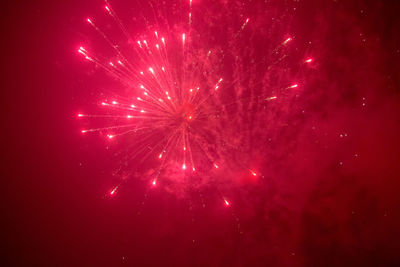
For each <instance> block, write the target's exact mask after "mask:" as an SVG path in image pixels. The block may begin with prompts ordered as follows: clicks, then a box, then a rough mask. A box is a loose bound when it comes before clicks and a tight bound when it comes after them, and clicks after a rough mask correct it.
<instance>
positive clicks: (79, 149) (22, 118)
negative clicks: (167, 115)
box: [0, 0, 400, 266]
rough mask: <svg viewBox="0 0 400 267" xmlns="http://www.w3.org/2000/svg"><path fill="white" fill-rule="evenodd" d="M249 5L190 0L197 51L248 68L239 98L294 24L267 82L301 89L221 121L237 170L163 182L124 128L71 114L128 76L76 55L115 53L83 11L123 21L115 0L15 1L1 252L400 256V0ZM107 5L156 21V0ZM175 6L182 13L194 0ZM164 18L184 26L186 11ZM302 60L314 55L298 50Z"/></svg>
mask: <svg viewBox="0 0 400 267" xmlns="http://www.w3.org/2000/svg"><path fill="white" fill-rule="evenodd" d="M114 2H115V4H114ZM131 2H132V3H131ZM141 2H143V4H140V3H141ZM151 2H152V3H154V6H155V7H157V6H158V5H160V6H161V5H162V1H151ZM146 3H147V4H146ZM241 3H242V1H215V3H214V1H208V0H207V1H206V0H204V1H203V0H194V1H193V28H194V29H195V30H196V31H197V33H198V38H197V39H196V41H197V42H196V44H197V46H196V47H197V48H198V49H197V50H196V51H199V53H201V52H202V50H200V47H202V46H203V47H204V49H208V48H210V49H215V50H216V51H217V50H218V51H219V50H221V49H222V50H224V51H225V52H224V53H225V54H224V56H223V57H222V56H221V57H220V58H223V59H221V60H220V61H218V62H217V61H215V62H213V63H215V64H214V65H212V64H211V67H212V66H215V67H213V69H214V70H215V72H216V73H218V75H221V76H223V77H224V78H225V79H226V80H228V81H233V80H235V78H237V77H238V75H239V74H238V70H241V71H243V72H242V73H249V72H250V73H251V74H250V75H248V76H246V75H243V77H242V78H243V79H244V81H242V82H241V84H240V86H239V85H238V86H236V87H234V89H232V91H231V92H233V93H232V94H234V93H237V95H235V97H236V100H240V97H239V93H238V92H240V93H241V94H242V95H246V94H247V93H248V94H254V93H255V92H261V91H262V90H265V88H264V89H262V88H261V87H260V86H258V85H257V86H253V85H252V84H254V80H257V79H258V77H261V76H262V75H264V74H263V73H264V69H262V68H258V67H257V68H256V67H255V64H254V62H253V61H252V60H251V59H253V58H254V59H262V60H263V61H262V62H263V63H264V62H265V61H264V60H267V59H268V57H267V52H268V51H269V52H270V51H272V50H273V47H274V46H273V44H279V43H280V42H282V41H283V40H285V38H287V36H288V34H291V35H290V36H295V37H296V38H295V39H294V44H293V46H292V48H291V49H289V50H288V51H287V53H288V54H289V55H290V57H289V59H288V61H287V62H286V63H285V65H282V66H281V65H279V66H277V67H276V68H274V71H275V73H276V77H279V79H274V78H273V77H272V75H271V76H268V77H267V76H262V77H264V80H263V81H264V82H267V83H268V82H270V83H271V84H272V85H271V87H273V86H274V85H276V84H286V85H287V84H289V82H291V80H290V79H292V77H294V78H293V79H292V80H293V81H296V82H298V83H299V84H300V88H299V90H298V91H296V92H297V93H296V94H295V95H293V96H290V95H289V93H287V95H286V96H285V97H286V98H284V100H282V101H281V102H275V103H274V104H271V105H270V104H268V105H267V106H266V108H267V111H265V112H266V113H260V112H259V111H258V110H257V112H255V113H254V114H252V113H251V111H250V112H249V113H246V115H243V114H241V113H240V112H237V111H232V112H231V114H230V116H231V117H232V118H234V122H233V123H232V126H231V127H232V128H229V129H241V130H240V131H237V132H235V133H230V134H229V133H227V134H226V133H218V135H217V137H219V138H220V139H225V138H226V139H227V140H230V141H232V142H237V143H240V144H241V146H240V152H241V153H238V155H236V154H235V156H233V155H232V154H231V155H230V156H229V157H232V158H229V159H230V162H234V163H231V165H229V164H228V163H227V164H225V165H224V166H229V170H228V171H226V170H221V171H220V172H217V171H214V170H212V171H211V170H210V171H209V172H207V171H204V173H203V174H202V177H203V178H202V180H201V181H202V182H201V184H200V182H199V183H195V184H191V182H190V180H185V181H184V182H183V181H181V180H180V179H179V178H176V177H179V176H178V175H176V174H175V172H174V170H172V169H171V168H168V171H169V172H167V174H168V175H165V176H166V178H165V180H164V181H165V182H164V183H163V182H162V180H161V179H160V180H161V181H160V183H159V184H158V186H157V188H154V189H149V180H148V179H147V177H148V174H149V173H150V172H151V170H152V169H154V166H153V164H154V162H147V163H143V164H137V163H135V162H133V163H132V162H126V161H124V159H123V154H124V152H123V151H126V150H127V149H126V147H125V146H126V145H127V143H128V144H129V141H130V140H129V139H125V140H124V141H120V142H117V143H116V144H115V145H112V144H110V142H109V140H104V139H105V138H103V137H102V136H101V135H96V134H94V135H82V134H81V130H82V127H86V126H87V123H88V122H86V121H82V120H79V119H77V116H76V114H77V113H78V112H96V111H98V110H99V109H98V102H99V101H101V96H102V94H107V92H109V91H113V92H114V93H118V94H120V93H122V91H123V90H124V89H123V88H122V89H121V88H120V87H119V85H118V83H117V82H116V81H114V80H113V79H112V78H111V77H109V76H107V75H106V74H105V73H104V72H102V70H100V69H98V68H96V67H94V66H93V64H90V63H88V62H86V61H84V60H83V59H82V57H81V56H79V55H78V53H77V52H76V50H77V48H78V47H79V46H80V45H81V44H82V43H84V44H86V45H88V46H89V47H91V48H93V49H94V50H96V49H97V51H99V50H100V54H104V51H102V50H105V49H103V48H104V47H105V44H104V43H101V42H100V41H99V40H101V39H98V36H97V37H96V34H95V33H93V30H92V29H91V28H90V27H88V25H87V23H86V22H85V19H86V18H87V17H88V16H93V17H94V18H96V19H97V21H99V23H101V22H103V26H104V25H105V29H106V30H108V31H109V32H111V33H113V32H114V30H113V28H112V27H111V26H109V25H111V24H108V22H104V21H102V18H103V17H105V14H104V10H103V9H104V2H103V1H100V0H89V1H76V0H71V1H43V0H39V1H34V2H33V1H12V2H9V3H6V4H3V5H2V9H3V12H4V15H3V16H2V18H1V20H2V23H1V24H0V25H1V27H2V36H3V38H2V45H5V47H3V49H2V52H3V57H4V56H5V60H3V63H2V68H3V71H2V73H3V74H4V77H3V78H2V100H3V101H2V107H3V108H5V111H4V113H3V114H4V115H5V116H4V117H3V121H4V122H3V130H2V132H3V149H2V150H3V155H4V156H3V160H2V165H1V166H2V168H1V169H2V176H1V177H2V181H3V182H4V185H3V187H2V189H3V190H2V192H3V194H2V196H3V200H2V207H3V211H2V219H1V222H2V223H1V225H2V234H1V240H2V244H3V245H2V249H1V251H2V256H1V261H2V262H4V264H3V266H399V265H400V256H399V255H400V253H399V250H400V242H399V238H400V230H399V225H400V210H399V204H400V196H399V193H398V192H399V187H400V186H399V185H400V181H399V179H400V152H399V151H400V139H399V136H400V117H399V115H400V94H399V93H400V91H399V90H400V34H399V29H400V18H399V15H398V13H399V11H400V2H398V1H390V0H386V1H383V0H377V1H367V0H354V1H353V0H349V1H345V0H329V1H328V0H304V1H303V0H297V1H289V0H286V1H274V0H272V1H250V0H246V1H243V5H242V4H241ZM111 4H112V5H113V7H114V9H115V10H116V11H118V13H119V14H120V15H121V19H122V20H123V22H124V23H126V25H127V27H128V29H129V30H130V31H131V32H133V33H134V34H137V35H136V36H135V37H137V36H139V35H140V34H142V35H143V34H144V32H145V29H144V28H145V23H144V21H143V17H145V18H147V17H148V18H149V17H150V15H151V14H152V10H151V9H149V5H148V1H138V2H135V1H123V0H115V1H111ZM175 4H176V5H175ZM231 5H232V6H231ZM165 6H166V10H167V11H168V10H172V11H174V12H176V13H177V14H179V13H180V12H181V13H182V14H184V15H183V16H185V14H187V10H188V9H187V6H188V3H186V2H185V1H166V3H165ZM230 6H231V7H230ZM172 11H171V12H172ZM268 12H270V13H268ZM167 13H168V12H167ZM139 14H140V15H139ZM168 14H169V13H168ZM269 15H271V17H274V18H275V19H274V20H272V21H273V22H271V17H270V16H269ZM246 17H249V18H250V22H249V24H248V25H247V26H246V28H245V29H244V30H243V33H241V34H240V37H241V38H242V39H239V38H238V39H239V40H237V41H236V40H233V39H232V38H231V37H232V36H234V35H235V32H234V31H231V30H232V29H240V27H241V25H242V23H243V20H244V19H245V18H246ZM166 19H167V20H169V23H170V26H171V28H170V29H169V30H170V31H172V32H174V31H176V33H177V34H180V33H181V31H182V29H183V28H182V27H183V26H182V21H181V20H180V18H179V16H175V14H173V12H172V13H171V14H169V15H167V18H166ZM149 24H150V27H151V24H152V20H151V19H150V18H149ZM162 27H163V26H161V28H162ZM96 38H97V39H96ZM231 41H232V42H231ZM226 44H227V45H226ZM233 44H235V45H233ZM224 45H226V46H224ZM205 51H206V50H205ZM221 55H222V54H221ZM235 56H238V58H242V59H241V60H238V61H237V60H236V59H235ZM307 57H312V58H313V62H312V64H311V65H309V66H307V69H306V70H302V69H301V68H300V67H299V64H298V63H297V62H301V60H304V58H307ZM296 64H297V65H296ZM261 66H263V65H261ZM247 70H248V72H246V71H247ZM216 75H217V74H215V77H211V76H212V75H210V80H211V79H214V81H215V79H218V78H216V77H217V76H216ZM239 76H240V75H239ZM266 77H267V78H266ZM277 80H279V81H277ZM273 81H275V83H276V84H274V82H273ZM214 83H215V82H214ZM223 88H224V87H223V84H222V86H221V90H223ZM238 88H239V89H238ZM260 88H261V89H260ZM257 90H258V91H257ZM262 92H265V91H262ZM285 92H286V91H285ZM230 96H232V95H227V94H226V93H225V95H223V96H221V97H220V98H219V100H220V101H222V102H223V101H224V100H226V98H227V97H230ZM250 104H254V102H250ZM250 104H249V105H250ZM241 105H244V104H240V105H239V106H238V107H239V108H238V110H240V108H243V106H241ZM268 108H270V109H269V110H270V111H268ZM253 111H254V110H253ZM235 112H237V113H235ZM263 112H264V111H263ZM262 114H266V115H265V116H261V115H262ZM253 123H254V124H253ZM235 127H239V128H235ZM241 127H242V128H241ZM220 128H224V127H222V124H219V122H216V121H215V120H210V123H209V124H206V126H204V129H206V130H209V131H210V132H213V131H214V132H219V130H218V129H220ZM227 129H228V128H227ZM267 129H268V130H267ZM216 140H217V139H216ZM215 142H216V143H215V144H214V145H215V147H216V149H217V150H218V148H219V146H218V144H217V141H215ZM124 147H125V148H124ZM129 149H130V148H129ZM121 151H122V152H121ZM221 154H223V153H221ZM121 155H122V156H121ZM231 159H234V160H233V161H232V160H231ZM221 161H222V159H221ZM226 162H228V160H226ZM226 162H224V163H226ZM235 162H243V163H244V164H248V165H251V167H252V168H255V169H256V170H257V172H258V173H259V174H260V175H258V177H256V178H253V177H248V176H249V175H248V172H247V173H246V171H243V170H242V169H240V168H239V167H237V166H236V165H237V164H235ZM232 166H233V167H232ZM235 166H236V167H235ZM261 174H262V175H261ZM167 176H168V177H167ZM171 177H172V178H171ZM204 177H205V178H204ZM121 179H122V180H123V183H122V184H121V187H119V189H118V194H117V195H116V196H112V197H110V194H109V192H110V190H111V189H112V188H113V187H114V186H115V185H116V184H119V183H121ZM217 188H218V189H217ZM223 197H227V198H228V199H229V202H230V205H229V206H225V205H224V201H223ZM203 204H204V205H203Z"/></svg>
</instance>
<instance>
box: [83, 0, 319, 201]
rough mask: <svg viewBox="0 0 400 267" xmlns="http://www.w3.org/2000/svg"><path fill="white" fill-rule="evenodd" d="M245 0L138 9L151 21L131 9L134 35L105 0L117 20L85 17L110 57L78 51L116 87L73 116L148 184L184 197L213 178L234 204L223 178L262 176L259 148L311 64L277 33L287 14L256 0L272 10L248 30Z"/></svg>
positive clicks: (279, 123)
mask: <svg viewBox="0 0 400 267" xmlns="http://www.w3.org/2000/svg"><path fill="white" fill-rule="evenodd" d="M241 3H242V2H232V3H224V2H217V3H214V4H211V3H209V4H210V6H209V7H208V9H207V10H206V11H205V8H206V6H207V3H193V2H192V1H191V0H190V1H188V2H187V3H184V4H182V3H181V4H177V5H175V4H168V6H166V4H165V3H162V2H156V3H153V2H151V1H150V2H148V3H147V5H148V6H146V7H145V8H144V7H142V9H143V10H151V11H152V13H153V14H152V15H151V17H152V19H150V18H149V17H146V14H145V13H146V12H144V11H143V12H142V13H141V14H140V15H137V17H138V20H141V21H142V23H141V24H143V29H142V30H140V31H138V32H137V33H135V34H131V30H130V29H128V28H127V27H126V26H125V24H124V23H123V20H122V19H121V18H120V17H119V15H117V13H119V12H116V11H115V10H114V9H113V7H112V6H111V5H110V3H109V2H108V1H106V2H105V6H104V12H105V14H106V15H107V16H108V18H109V19H111V20H112V24H113V25H114V26H112V27H109V26H108V24H107V26H106V27H102V26H101V24H102V22H101V21H99V23H98V22H97V21H96V20H95V19H94V18H87V19H86V22H87V24H88V25H89V26H90V27H91V28H93V30H94V31H95V32H96V33H97V34H98V36H100V37H101V38H102V39H103V40H102V43H103V45H104V47H105V46H107V47H108V49H109V51H111V53H112V56H110V57H105V56H104V55H102V54H99V53H95V52H94V51H92V49H89V48H87V47H86V46H81V47H79V48H78V50H77V51H78V53H79V54H80V55H82V56H83V58H85V59H86V60H87V61H89V62H91V63H93V64H94V65H95V66H97V67H98V68H101V69H103V70H104V72H105V73H107V74H108V75H109V76H111V77H112V78H113V79H114V80H116V81H118V83H119V88H118V89H113V90H110V93H108V94H106V97H104V98H103V99H101V100H99V111H98V113H97V114H86V113H79V114H78V115H77V116H78V117H79V118H81V119H89V120H88V121H87V122H86V123H87V125H88V128H85V129H83V130H82V134H85V135H88V134H93V133H97V134H100V136H103V137H104V138H106V139H108V141H109V142H110V143H112V145H114V146H115V147H116V149H117V147H119V148H121V146H123V147H124V148H123V151H124V153H120V155H122V154H123V155H124V156H123V157H124V162H125V164H124V165H125V167H124V168H125V169H126V170H128V171H129V172H131V173H132V175H131V176H135V175H134V174H133V173H134V172H135V173H137V172H140V173H141V175H140V176H141V177H144V179H145V180H146V181H147V182H148V186H149V188H152V187H158V186H163V187H164V188H166V189H167V191H170V192H174V193H177V194H182V193H184V191H186V190H188V188H191V189H193V188H194V189H196V190H200V189H201V188H202V187H205V186H209V185H213V186H215V187H216V188H217V192H218V194H219V195H220V197H221V202H222V203H224V204H225V205H226V206H230V205H231V202H230V200H228V197H227V196H226V194H225V193H224V190H223V189H219V188H221V187H222V185H224V184H227V183H232V181H234V180H235V179H236V178H237V176H238V175H239V176H248V177H250V178H253V179H262V178H264V174H263V172H264V171H265V170H263V169H262V162H261V161H260V157H261V156H260V155H262V154H263V152H264V151H265V150H266V149H268V148H267V147H266V142H267V140H268V139H269V138H271V136H272V135H274V134H279V131H277V130H276V129H280V128H282V127H284V126H285V124H286V123H287V114H288V113H290V108H289V107H290V105H292V104H293V101H294V99H295V98H296V96H297V95H298V94H299V91H300V90H299V89H300V88H302V84H303V83H304V75H302V74H301V73H302V71H303V70H304V69H305V68H306V67H307V66H310V65H312V64H313V63H314V62H313V59H312V58H310V57H304V58H303V57H299V56H294V57H290V55H291V53H293V51H294V50H293V48H291V47H290V46H291V45H292V43H293V42H294V37H293V36H292V35H289V34H288V33H287V32H285V31H282V29H284V27H282V26H281V25H280V23H283V22H284V21H287V19H286V20H285V18H286V17H285V16H286V15H284V16H283V15H279V12H280V10H279V9H273V10H272V11H271V9H268V8H267V6H263V5H266V4H265V3H260V4H259V5H261V7H262V8H263V9H260V11H258V12H260V14H261V15H262V14H264V13H265V14H268V15H270V16H271V19H272V20H271V25H259V23H258V22H257V21H256V20H255V22H254V26H253V27H252V23H253V19H252V18H251V16H249V17H247V16H245V15H243V13H245V10H246V8H245V7H242V6H241ZM242 4H243V3H242ZM267 10H268V11H267ZM169 12H170V13H171V15H167V14H169ZM254 12H255V11H254V10H253V13H254ZM249 13H252V12H249ZM200 14H204V15H203V16H200ZM221 14H225V15H226V17H227V18H229V19H224V18H225V17H224V16H222V15H221ZM234 14H236V15H234ZM260 14H255V15H254V16H256V17H257V16H260ZM284 14H287V12H285V13H284ZM175 15H179V18H176V17H175ZM110 24H111V23H110ZM267 29H268V30H267ZM108 32H111V33H108ZM116 32H118V34H119V36H118V37H115V36H117V34H116ZM116 40H118V41H116ZM141 166H142V167H141ZM143 166H145V167H143ZM119 169H121V168H119ZM126 170H125V171H126ZM134 170H135V171H134ZM138 170H139V171H138ZM124 181H125V180H122V181H121V182H120V183H118V184H116V185H115V186H114V187H113V188H112V189H111V190H110V192H109V194H110V196H113V195H115V194H116V193H117V192H118V189H119V188H120V187H121V186H122V183H123V182H124ZM178 192H179V193H178Z"/></svg>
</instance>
